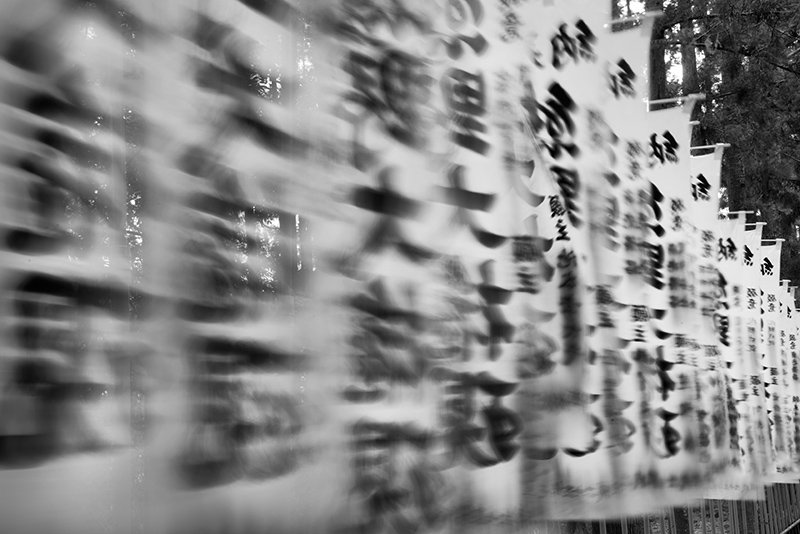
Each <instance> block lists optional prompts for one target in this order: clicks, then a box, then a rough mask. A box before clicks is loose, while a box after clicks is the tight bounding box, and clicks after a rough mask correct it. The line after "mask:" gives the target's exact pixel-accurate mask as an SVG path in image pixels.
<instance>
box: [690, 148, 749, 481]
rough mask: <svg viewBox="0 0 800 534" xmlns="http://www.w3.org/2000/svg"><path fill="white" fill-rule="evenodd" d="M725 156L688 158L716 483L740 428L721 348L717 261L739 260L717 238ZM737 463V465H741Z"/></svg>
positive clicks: (723, 314) (722, 296) (723, 317)
mask: <svg viewBox="0 0 800 534" xmlns="http://www.w3.org/2000/svg"><path fill="white" fill-rule="evenodd" d="M723 151H724V147H723V145H717V147H716V148H715V150H714V152H713V153H711V154H706V155H703V156H693V157H691V158H690V159H689V161H690V164H689V167H690V171H691V181H690V191H691V200H690V206H691V213H690V219H691V221H693V224H692V225H691V226H690V228H689V232H691V233H692V235H693V236H694V240H693V245H694V247H695V249H694V251H693V256H694V257H695V258H696V264H695V267H694V272H695V278H694V280H695V287H696V291H697V300H696V303H697V309H698V312H699V322H698V323H697V324H696V325H695V327H694V331H695V336H696V339H697V342H698V344H699V345H700V347H701V358H700V360H699V365H700V368H701V369H702V371H701V374H702V376H703V378H702V379H701V380H702V384H703V387H701V389H700V391H701V396H702V405H703V408H702V410H703V411H704V412H705V413H706V414H708V416H709V417H710V419H709V420H710V421H715V422H717V423H716V424H713V425H710V428H711V441H710V443H709V445H708V449H709V455H710V462H709V464H710V465H709V468H710V474H711V475H712V476H713V477H714V478H712V480H715V479H719V478H720V477H723V478H724V477H725V475H726V473H725V472H726V471H732V470H734V469H735V466H734V465H732V462H733V458H732V453H734V452H735V453H736V456H738V447H736V448H734V449H731V439H730V438H731V430H732V431H733V432H734V436H735V432H736V424H735V421H734V424H733V427H731V424H730V423H731V421H730V418H729V410H730V408H731V407H732V402H733V399H732V392H731V383H730V381H729V377H728V376H727V373H726V366H725V365H724V364H723V362H722V359H721V357H722V354H721V349H720V343H721V344H722V346H725V343H728V344H729V343H730V341H729V340H728V337H729V333H728V332H726V330H727V329H728V328H729V327H728V322H729V317H728V308H727V307H729V304H727V296H726V293H725V292H726V291H728V288H727V287H726V286H725V285H723V284H724V279H723V278H722V277H721V276H720V272H719V270H718V262H720V261H722V260H723V259H724V258H725V257H726V255H727V256H733V257H734V259H733V262H734V263H735V261H736V250H735V245H734V244H733V241H730V242H728V241H723V240H722V239H721V238H720V237H719V224H718V215H717V214H718V212H719V184H720V170H721V165H722V155H723ZM721 300H722V303H721ZM720 305H721V307H722V309H720ZM718 333H721V334H723V336H722V339H719V338H718ZM718 342H719V343H718ZM719 422H722V424H720V423H719ZM736 441H738V440H734V443H736ZM736 462H737V464H738V460H736Z"/></svg>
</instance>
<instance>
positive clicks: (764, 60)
mask: <svg viewBox="0 0 800 534" xmlns="http://www.w3.org/2000/svg"><path fill="white" fill-rule="evenodd" d="M695 46H696V47H697V48H703V49H705V48H706V46H705V45H704V44H699V43H698V44H695ZM713 50H714V51H720V52H728V53H729V54H736V55H739V56H743V57H751V58H755V59H759V60H761V61H763V62H765V63H767V64H769V65H772V66H773V67H775V68H776V69H780V70H783V71H786V72H789V73H791V74H794V75H795V76H798V77H800V71H797V70H794V69H792V68H790V67H787V66H786V65H782V64H780V63H775V62H774V61H771V60H769V59H767V58H766V57H764V56H759V55H755V54H750V53H748V52H745V51H742V50H731V49H729V48H723V47H721V46H715V47H714V48H713Z"/></svg>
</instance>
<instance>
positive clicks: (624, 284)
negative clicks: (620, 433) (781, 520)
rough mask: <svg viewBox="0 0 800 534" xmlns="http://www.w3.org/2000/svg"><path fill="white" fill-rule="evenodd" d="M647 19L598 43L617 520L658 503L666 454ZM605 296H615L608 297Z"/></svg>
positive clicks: (610, 502) (600, 250)
mask: <svg viewBox="0 0 800 534" xmlns="http://www.w3.org/2000/svg"><path fill="white" fill-rule="evenodd" d="M652 22H653V18H652V17H644V18H643V19H642V21H641V23H640V25H639V26H638V27H636V28H633V29H629V30H625V31H619V32H611V33H609V34H607V35H606V36H605V37H604V39H603V40H602V41H601V43H600V44H601V50H602V55H603V57H604V59H605V60H606V68H607V72H606V76H607V82H608V83H607V85H606V89H607V90H606V92H605V95H604V106H603V109H604V112H605V118H606V120H607V122H608V125H609V127H610V128H611V130H612V131H613V133H614V135H613V136H612V138H611V142H610V143H609V145H608V150H609V151H610V152H609V153H610V154H611V165H610V170H609V174H608V175H607V181H608V183H610V184H612V187H610V188H608V190H607V193H606V194H607V199H606V203H607V206H608V208H607V209H606V210H605V211H604V212H603V213H607V215H606V220H607V225H606V232H605V235H599V236H598V238H596V239H593V240H592V241H593V243H594V242H604V243H609V244H613V246H604V247H599V246H597V247H596V250H597V253H596V258H595V262H596V263H597V264H599V265H601V266H602V267H601V268H602V270H603V271H604V272H605V273H607V274H613V277H611V278H608V279H607V280H614V281H615V282H614V285H612V286H609V288H608V289H607V290H606V292H605V293H606V295H607V297H606V298H607V301H608V303H609V304H611V303H613V304H614V309H615V310H616V311H614V312H613V313H612V311H611V308H610V306H609V305H608V304H606V305H605V306H604V308H605V309H604V312H603V316H605V317H606V319H607V320H612V319H613V324H614V325H615V330H616V337H617V344H618V346H617V347H616V354H617V358H618V360H617V362H618V363H617V366H616V369H617V372H616V375H615V376H616V380H617V381H618V382H619V386H618V387H617V388H616V392H615V398H616V399H618V401H617V402H619V403H621V404H622V406H624V407H625V408H624V410H622V411H621V413H620V414H619V415H618V416H617V419H618V420H623V421H625V422H626V424H627V425H628V426H627V430H626V432H625V436H626V440H625V442H624V444H625V449H624V450H620V449H618V450H617V452H616V453H615V461H616V462H617V463H616V465H615V467H614V476H615V478H614V481H613V486H612V487H613V488H614V490H613V491H607V492H605V494H606V495H605V496H604V497H603V499H602V501H601V503H602V505H603V507H604V508H605V510H608V512H609V514H610V515H614V514H617V515H619V516H622V515H630V514H641V513H647V512H648V511H651V510H654V509H656V508H657V507H659V506H660V505H661V503H662V502H663V494H662V493H663V492H662V489H661V488H662V487H663V486H664V483H663V481H662V480H660V479H659V476H658V474H657V473H658V471H657V469H656V466H657V463H658V462H659V461H660V458H662V457H664V456H668V455H669V452H668V450H667V449H668V446H667V445H666V443H665V441H664V435H663V433H662V432H660V427H659V425H658V424H657V423H656V420H657V416H656V412H655V406H656V398H657V396H659V391H658V390H659V382H660V381H661V377H663V376H665V373H660V372H659V368H658V360H659V359H660V356H659V354H660V353H659V351H658V349H657V347H658V346H659V345H660V344H662V343H663V341H662V340H661V339H660V338H659V336H661V335H662V334H663V333H662V332H661V331H660V330H659V329H658V327H657V325H656V321H655V320H654V314H652V313H651V310H650V309H649V307H648V298H647V290H646V288H647V287H648V286H649V285H650V284H653V283H655V284H656V285H657V282H656V278H655V277H651V276H650V273H651V268H652V267H653V262H652V259H653V255H652V254H651V253H652V252H653V250H654V247H656V246H658V245H659V243H658V242H657V240H658V238H659V236H658V235H657V234H656V233H655V231H654V228H655V225H654V224H653V222H654V220H655V219H654V217H653V213H654V212H653V210H652V207H651V202H650V198H651V191H652V185H651V182H650V180H649V171H650V169H649V168H648V159H647V154H646V139H647V135H648V126H647V108H646V106H645V104H644V99H645V98H646V97H647V95H648V92H649V90H648V77H647V65H648V61H649V56H648V53H647V50H648V49H649V40H650V28H651V27H652ZM595 196H596V197H597V198H603V197H602V195H595ZM600 274H601V272H600V271H598V275H600ZM616 280H619V281H616ZM612 295H613V297H614V298H613V299H611V298H609V297H611V296H612ZM598 305H599V304H598ZM609 368H610V369H613V368H611V367H610V366H609ZM609 376H614V375H611V374H610V373H609ZM623 418H624V419H623Z"/></svg>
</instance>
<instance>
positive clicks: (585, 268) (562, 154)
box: [521, 1, 634, 520]
mask: <svg viewBox="0 0 800 534" xmlns="http://www.w3.org/2000/svg"><path fill="white" fill-rule="evenodd" d="M527 7H530V9H526V10H525V12H524V13H521V14H522V16H523V20H524V23H523V28H524V29H525V35H532V34H533V38H532V39H531V40H529V41H527V42H526V44H527V45H528V46H530V47H531V48H532V49H533V56H534V57H535V58H536V62H535V68H534V76H533V80H534V84H533V86H532V87H533V93H534V94H535V97H536V99H537V107H538V113H537V117H538V124H536V125H535V128H534V131H535V133H536V136H537V139H538V141H539V146H540V147H541V148H542V152H543V154H544V158H543V159H544V161H545V165H546V168H547V170H548V173H549V175H550V176H551V179H552V180H553V182H554V183H555V185H556V186H557V191H558V193H559V195H558V197H553V198H551V206H550V207H551V211H553V212H556V211H558V212H561V215H560V217H561V218H562V219H565V220H566V221H568V222H569V223H570V224H571V228H572V229H573V233H572V234H571V240H572V246H573V249H572V252H571V253H570V254H573V255H574V257H575V260H574V261H575V264H576V265H577V266H578V267H579V270H578V271H576V272H577V273H578V276H579V277H578V278H577V279H575V280H574V281H571V282H570V281H568V280H567V282H568V283H569V284H570V285H575V286H576V287H577V288H578V289H579V290H580V291H584V289H582V288H591V289H592V291H594V293H593V294H591V293H590V294H587V297H588V298H586V299H583V304H582V308H583V311H582V314H583V317H580V318H579V320H581V321H583V325H584V326H583V327H582V328H586V327H589V329H591V328H596V330H594V333H593V334H592V335H589V332H590V330H584V331H583V335H584V337H585V338H587V341H588V343H589V347H588V349H589V351H590V352H589V353H588V354H587V356H588V357H589V358H588V360H587V359H584V356H581V357H580V358H577V359H574V361H575V364H574V365H573V366H572V369H573V371H572V377H571V378H570V380H571V381H572V383H571V384H570V385H569V389H567V390H564V388H561V392H560V393H558V396H560V397H563V396H564V393H565V391H570V392H571V391H573V390H575V391H576V393H578V392H579V393H578V395H577V396H576V397H575V400H568V401H567V405H569V404H574V405H575V406H574V408H572V409H571V410H578V411H577V413H579V414H586V415H582V417H585V416H588V419H587V421H588V422H589V429H590V432H589V434H588V436H590V438H591V439H590V441H589V442H588V443H587V442H585V441H584V436H585V433H584V431H583V428H585V425H582V426H577V427H575V428H577V429H578V430H577V432H576V431H575V430H569V431H567V428H566V427H565V426H563V425H564V422H567V424H570V423H569V420H566V419H564V418H563V417H556V419H554V423H555V424H556V425H557V426H558V427H559V428H563V430H562V431H561V433H560V438H559V439H560V443H559V444H558V447H557V449H556V450H555V453H554V454H555V456H554V457H552V460H544V459H541V460H540V459H536V458H535V454H530V455H528V458H530V462H529V463H528V464H527V468H526V469H525V471H524V474H523V494H524V495H523V502H524V508H523V517H524V518H530V519H535V518H540V519H556V520H557V519H566V518H578V517H587V518H588V517H602V516H603V515H604V514H615V513H617V510H618V509H617V508H615V507H614V506H607V504H608V503H607V502H603V499H605V498H610V499H615V498H617V495H616V493H617V490H616V489H613V490H612V489H611V488H616V487H617V486H616V485H614V484H613V481H614V478H615V472H616V471H617V470H618V468H617V466H618V465H619V464H620V462H619V461H618V460H617V458H616V457H617V456H619V455H620V454H623V453H624V452H625V451H627V449H628V448H629V447H628V437H629V435H630V434H631V433H632V431H633V426H634V425H633V423H632V422H631V421H630V420H629V419H628V416H627V415H626V414H623V413H622V410H623V409H625V408H626V407H627V405H628V403H627V402H626V401H625V400H624V399H622V398H621V397H620V396H619V391H618V389H619V386H620V383H621V380H622V375H623V374H624V371H623V372H621V370H625V369H626V366H625V365H624V362H623V361H622V360H621V358H620V354H619V351H618V341H617V337H618V336H617V335H616V327H615V325H614V318H613V316H614V314H615V312H616V308H617V305H616V302H615V297H614V295H613V293H612V292H611V291H610V287H609V286H608V284H609V282H611V281H612V280H613V277H614V276H615V275H616V276H618V275H619V273H621V272H622V271H621V269H620V265H621V264H618V265H616V266H615V264H614V262H612V261H609V262H606V263H605V264H602V269H598V267H600V266H601V264H599V263H597V256H598V255H599V254H601V253H603V252H601V251H602V250H603V249H613V248H614V247H615V246H616V243H615V239H614V237H613V235H612V232H613V231H614V229H613V227H609V225H606V224H605V222H606V221H605V220H601V219H604V218H605V217H606V214H607V213H608V210H609V206H613V196H612V195H611V193H612V188H613V187H614V186H615V185H616V184H614V183H613V181H609V175H608V173H607V172H605V169H608V168H609V156H608V153H607V151H606V145H607V143H608V139H609V132H608V126H607V125H606V124H605V122H604V119H603V115H602V112H601V109H602V103H601V100H600V99H599V98H598V97H599V96H600V95H601V94H602V90H601V87H603V86H604V85H605V84H606V77H605V69H604V63H603V62H602V61H601V59H600V58H599V51H600V50H602V40H603V39H604V38H605V37H606V35H605V32H604V31H603V24H604V23H605V21H606V20H607V19H606V17H605V13H604V12H603V11H604V10H603V9H602V8H601V7H600V4H598V3H596V2H587V1H573V2H560V3H553V2H549V1H545V2H537V3H536V5H535V6H534V5H529V6H527ZM559 197H560V198H559ZM590 197H591V198H590ZM590 205H591V206H593V207H590ZM554 206H555V207H558V208H559V209H558V210H553V209H552V208H554ZM562 206H563V207H562ZM564 214H565V215H566V217H564ZM591 216H594V217H597V218H595V219H593V218H592V217H591ZM542 220H543V219H542V218H541V217H540V222H541V221H542ZM560 224H561V225H562V226H563V224H564V223H563V222H561V223H560ZM593 235H595V236H598V239H597V240H596V241H592V236H593ZM595 244H597V245H598V246H597V247H596V246H594V245H595ZM564 259H567V256H564ZM570 261H573V260H570ZM561 263H563V262H561ZM562 301H563V299H562ZM571 316H572V318H571V319H570V321H572V320H574V319H578V317H577V316H576V315H575V314H574V313H572V314H571ZM562 320H566V318H562ZM573 328H574V327H573ZM574 332H575V331H574V330H573V333H574ZM564 344H565V346H568V345H569V346H575V347H576V348H577V346H576V342H575V340H569V339H566V338H565V339H564ZM567 344H568V345H567ZM582 350H586V348H583V349H582ZM584 354H586V353H584ZM575 356H578V355H577V354H576V355H574V356H573V358H574V357H575ZM610 384H613V386H611V385H610ZM542 385H543V386H544V387H545V388H546V389H547V390H550V389H551V388H552V387H554V385H553V384H552V383H550V384H544V383H543V384H542ZM554 393H555V391H554ZM539 397H541V393H540V394H539ZM554 399H555V398H554ZM595 399H596V400H595ZM590 400H593V402H591V405H589V401H590ZM576 401H577V402H576ZM561 403H563V401H559V402H558V403H556V404H553V406H558V405H559V404H561ZM541 406H543V407H544V406H545V405H541ZM545 409H547V408H545ZM547 410H549V411H551V412H552V414H553V415H554V416H557V412H556V411H555V410H554V409H547ZM573 426H574V425H573ZM609 455H610V456H609ZM548 481H549V482H548ZM548 484H549V487H548ZM528 495H530V496H531V497H533V498H529V497H528Z"/></svg>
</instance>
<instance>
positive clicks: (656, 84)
mask: <svg viewBox="0 0 800 534" xmlns="http://www.w3.org/2000/svg"><path fill="white" fill-rule="evenodd" d="M645 9H646V10H647V11H663V10H664V0H646V2H645ZM665 29H666V27H665V25H664V23H663V22H660V21H659V20H656V22H655V24H653V38H652V42H651V44H650V100H658V99H661V98H667V65H666V63H665V61H664V30H665Z"/></svg>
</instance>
